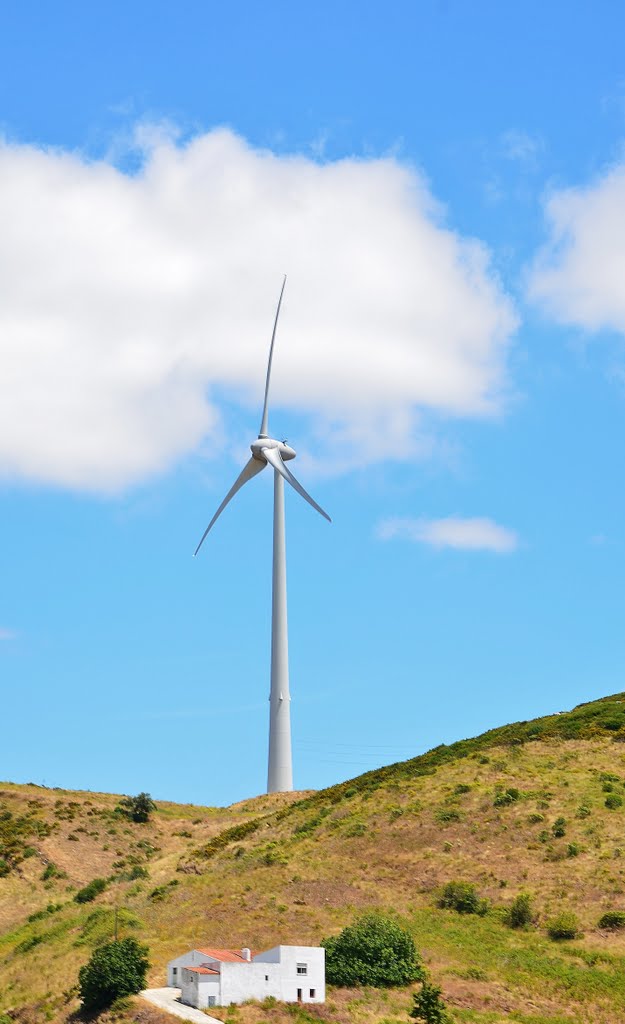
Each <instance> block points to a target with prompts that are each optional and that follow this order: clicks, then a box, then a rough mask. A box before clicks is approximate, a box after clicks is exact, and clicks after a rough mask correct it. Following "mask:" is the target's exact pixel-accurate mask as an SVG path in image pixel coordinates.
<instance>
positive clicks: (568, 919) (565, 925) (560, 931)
mask: <svg viewBox="0 0 625 1024" xmlns="http://www.w3.org/2000/svg"><path fill="white" fill-rule="evenodd" d="M547 935H548V936H549V938H550V939H556V940H559V939H576V938H577V937H578V935H579V923H578V921H577V917H576V916H575V914H573V913H572V912H571V911H570V910H563V911H562V913H561V914H558V915H557V917H554V918H552V920H551V921H550V922H549V923H548V925H547Z"/></svg>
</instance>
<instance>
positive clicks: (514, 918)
mask: <svg viewBox="0 0 625 1024" xmlns="http://www.w3.org/2000/svg"><path fill="white" fill-rule="evenodd" d="M531 923H532V897H531V896H530V894H529V893H527V892H520V893H519V895H518V896H517V897H515V899H514V900H513V901H512V904H511V906H510V907H509V909H508V911H507V914H506V924H509V925H510V927H511V928H525V927H526V926H527V925H528V924H531Z"/></svg>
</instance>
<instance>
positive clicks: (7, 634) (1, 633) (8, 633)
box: [0, 626, 17, 643]
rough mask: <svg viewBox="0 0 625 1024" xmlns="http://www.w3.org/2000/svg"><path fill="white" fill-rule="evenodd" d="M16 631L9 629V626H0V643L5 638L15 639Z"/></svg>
mask: <svg viewBox="0 0 625 1024" xmlns="http://www.w3.org/2000/svg"><path fill="white" fill-rule="evenodd" d="M16 635H17V634H16V632H15V630H14V629H9V628H8V627H7V626H0V643H2V641H3V640H15V637H16Z"/></svg>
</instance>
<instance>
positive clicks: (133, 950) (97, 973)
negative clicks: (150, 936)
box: [78, 938, 150, 1010]
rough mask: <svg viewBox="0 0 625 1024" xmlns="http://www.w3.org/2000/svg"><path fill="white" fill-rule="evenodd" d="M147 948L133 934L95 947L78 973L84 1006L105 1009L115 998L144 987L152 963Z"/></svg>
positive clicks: (84, 1007)
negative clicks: (130, 936)
mask: <svg viewBox="0 0 625 1024" xmlns="http://www.w3.org/2000/svg"><path fill="white" fill-rule="evenodd" d="M147 952H148V949H147V946H142V945H141V944H140V943H139V942H137V940H136V939H133V938H128V939H122V940H121V942H108V943H106V945H104V946H100V947H99V948H98V949H96V950H95V951H94V953H93V954H92V956H91V959H90V960H89V962H88V963H86V964H85V965H84V967H81V968H80V971H79V974H78V986H79V991H80V1001H81V1003H82V1007H83V1009H84V1010H102V1009H106V1008H107V1007H109V1006H111V1004H112V1003H114V1002H115V1000H116V999H119V998H120V997H123V996H130V995H135V994H136V993H137V992H140V991H141V989H143V988H145V979H146V975H147V972H148V968H149V966H150V964H149V961H148V959H147Z"/></svg>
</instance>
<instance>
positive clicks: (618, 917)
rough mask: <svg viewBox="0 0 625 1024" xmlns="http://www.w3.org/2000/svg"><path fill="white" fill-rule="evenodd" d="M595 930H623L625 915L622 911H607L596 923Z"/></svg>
mask: <svg viewBox="0 0 625 1024" xmlns="http://www.w3.org/2000/svg"><path fill="white" fill-rule="evenodd" d="M597 928H606V929H607V930H608V931H611V932H615V931H618V930H619V929H621V928H625V913H624V912H623V911H622V910H608V911H607V912H606V913H605V914H604V915H603V917H600V918H599V920H598V921H597Z"/></svg>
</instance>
